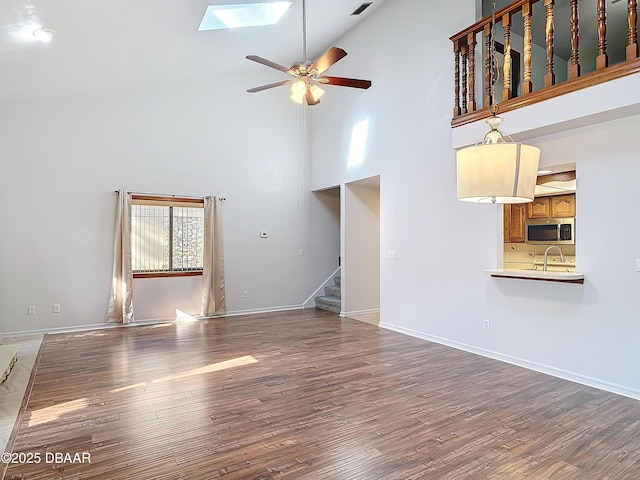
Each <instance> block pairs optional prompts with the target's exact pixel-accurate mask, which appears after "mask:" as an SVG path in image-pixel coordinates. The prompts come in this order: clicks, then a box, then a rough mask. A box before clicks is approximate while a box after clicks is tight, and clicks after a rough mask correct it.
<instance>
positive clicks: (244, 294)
mask: <svg viewBox="0 0 640 480" xmlns="http://www.w3.org/2000/svg"><path fill="white" fill-rule="evenodd" d="M248 296H249V293H248V292H247V291H246V290H245V291H244V292H242V298H247V297H248Z"/></svg>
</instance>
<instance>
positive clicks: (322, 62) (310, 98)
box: [246, 0, 371, 105]
mask: <svg viewBox="0 0 640 480" xmlns="http://www.w3.org/2000/svg"><path fill="white" fill-rule="evenodd" d="M302 51H303V57H304V60H303V61H301V62H297V63H294V64H293V65H292V66H291V67H289V68H287V67H285V66H284V65H280V64H278V63H275V62H272V61H270V60H267V59H266V58H262V57H259V56H257V55H247V57H246V58H247V59H248V60H252V61H254V62H257V63H260V64H262V65H266V66H267V67H271V68H275V69H276V70H280V71H281V72H284V73H288V74H289V75H291V76H292V77H293V78H292V79H288V80H282V81H280V82H275V83H270V84H268V85H262V86H260V87H255V88H250V89H249V90H247V92H249V93H256V92H261V91H263V90H268V89H269V88H274V87H280V86H282V85H291V98H292V99H293V100H294V101H296V102H298V103H302V102H303V101H306V102H307V105H317V104H318V103H320V97H322V95H324V90H322V88H320V87H319V84H326V85H337V86H340V87H352V88H363V89H367V88H369V87H370V86H371V81H370V80H359V79H357V78H344V77H330V76H325V75H322V73H323V72H324V71H325V70H327V69H328V68H329V67H331V66H332V65H333V64H334V63H336V62H338V61H339V60H341V59H342V58H344V57H345V56H346V55H347V52H345V51H344V50H343V49H342V48H338V47H331V48H330V49H329V50H327V51H326V52H325V53H324V54H323V55H322V56H321V57H320V58H318V59H317V60H315V61H313V62H311V61H307V4H306V0H302Z"/></svg>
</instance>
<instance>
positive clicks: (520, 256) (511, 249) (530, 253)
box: [504, 243, 576, 265]
mask: <svg viewBox="0 0 640 480" xmlns="http://www.w3.org/2000/svg"><path fill="white" fill-rule="evenodd" d="M548 246H549V245H528V244H526V243H505V244H504V263H505V264H507V263H513V264H531V265H533V258H534V257H535V256H536V255H544V251H545V250H546V249H547V247H548ZM559 246H560V249H561V250H562V253H563V254H564V255H569V256H575V254H576V246H575V245H559ZM549 255H559V253H558V250H556V249H553V250H551V251H550V252H549Z"/></svg>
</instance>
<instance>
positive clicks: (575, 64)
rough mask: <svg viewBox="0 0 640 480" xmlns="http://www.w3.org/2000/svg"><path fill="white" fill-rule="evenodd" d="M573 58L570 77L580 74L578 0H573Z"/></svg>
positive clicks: (571, 3)
mask: <svg viewBox="0 0 640 480" xmlns="http://www.w3.org/2000/svg"><path fill="white" fill-rule="evenodd" d="M570 8H571V58H570V61H569V79H572V78H576V77H579V76H580V55H579V53H578V43H579V40H580V31H579V28H580V26H579V23H580V19H579V16H578V0H571V2H570Z"/></svg>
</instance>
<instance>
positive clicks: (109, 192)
mask: <svg viewBox="0 0 640 480" xmlns="http://www.w3.org/2000/svg"><path fill="white" fill-rule="evenodd" d="M249 82H250V83H251V84H253V83H256V84H259V82H260V78H255V77H252V78H250V79H249ZM245 83H247V79H246V78H245V77H242V78H239V77H235V78H234V77H228V78H225V77H216V78H215V79H211V78H203V79H200V80H193V81H183V82H173V83H171V84H168V85H149V86H147V87H146V88H144V89H142V88H139V89H137V88H136V89H129V90H119V91H109V92H101V93H99V94H85V95H82V96H80V95H78V96H73V97H68V98H54V99H49V100H39V101H33V102H24V103H16V104H12V105H3V107H2V110H3V115H2V118H1V119H0V131H1V132H2V141H0V159H1V160H0V162H2V163H1V165H2V186H1V187H2V188H0V199H1V200H2V204H3V208H2V210H1V211H0V225H2V231H3V233H2V236H1V237H0V265H1V266H2V269H1V271H0V305H1V306H2V310H1V313H0V329H1V330H2V331H4V332H18V331H30V330H37V329H52V328H58V327H73V326H82V325H92V324H100V323H104V321H105V315H106V306H107V297H108V294H109V285H110V276H111V261H112V251H113V250H112V249H113V233H112V232H113V227H114V218H115V213H114V212H115V203H116V195H115V194H114V190H116V189H118V188H121V187H122V188H127V189H129V190H132V191H137V192H152V193H169V194H179V195H180V194H182V195H199V196H201V195H207V194H214V195H220V196H224V197H227V201H226V202H225V203H224V207H223V224H224V246H225V266H226V275H225V277H226V281H227V309H228V311H230V312H238V311H252V310H265V309H271V308H279V307H288V306H296V305H298V306H299V305H301V304H302V302H303V301H304V300H305V299H306V298H307V296H308V295H310V294H311V292H313V291H314V290H315V288H316V286H317V285H318V284H319V283H321V282H322V281H323V280H324V279H325V278H326V277H327V276H328V275H329V274H330V272H332V271H333V269H335V254H334V251H335V248H334V250H332V251H330V249H329V248H326V247H324V243H325V239H324V237H323V233H322V232H323V228H322V226H323V222H325V221H326V220H325V219H323V217H320V218H319V219H318V220H317V221H315V222H314V229H316V231H315V233H314V235H313V239H311V238H310V228H311V227H310V220H309V217H310V213H309V212H310V211H312V210H313V209H314V208H315V207H314V206H313V204H312V203H311V202H310V201H309V197H310V194H309V193H305V192H308V191H309V188H308V184H307V178H308V168H307V167H306V165H305V152H304V148H302V146H303V145H304V143H303V142H302V138H301V136H300V132H301V129H300V125H301V118H300V113H299V112H300V107H298V106H297V105H295V104H293V103H292V102H290V101H289V98H288V95H287V92H286V91H285V90H282V91H276V90H274V91H270V92H263V93H261V94H259V95H258V94H256V95H250V94H247V93H246V92H245V91H244V89H245V88H246V85H244V84H245ZM260 230H267V231H268V232H269V238H267V239H260V238H259V235H258V234H259V231H260ZM310 242H312V243H310ZM300 249H302V250H304V255H303V256H299V254H298V253H299V250H300ZM244 290H246V291H247V292H248V298H243V297H242V292H243V291H244ZM54 303H59V304H61V306H62V312H61V313H59V314H53V313H52V304H54ZM134 304H135V316H136V319H138V320H144V319H156V318H174V317H175V316H176V309H180V310H182V311H185V313H187V314H197V313H199V310H200V279H199V278H197V277H196V278H193V277H192V278H182V279H152V280H148V279H139V280H135V281H134ZM28 305H35V306H36V315H35V316H28V315H27V306H28Z"/></svg>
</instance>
